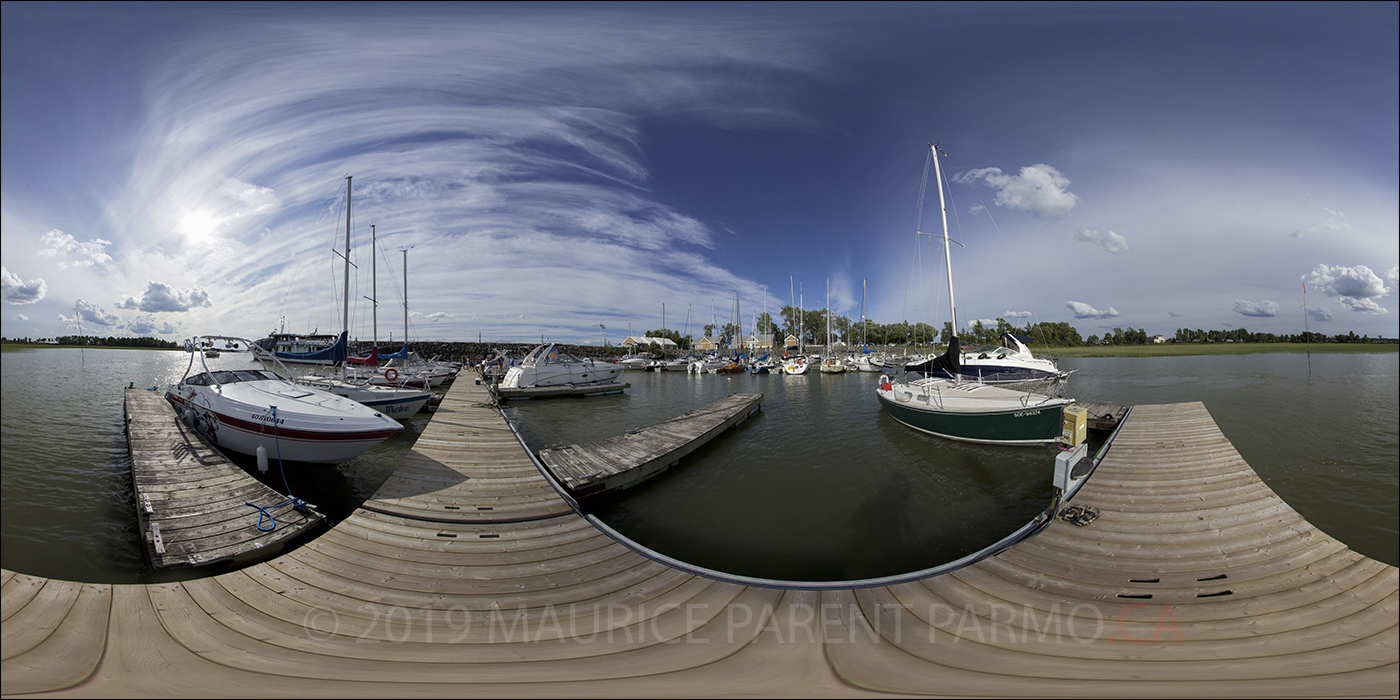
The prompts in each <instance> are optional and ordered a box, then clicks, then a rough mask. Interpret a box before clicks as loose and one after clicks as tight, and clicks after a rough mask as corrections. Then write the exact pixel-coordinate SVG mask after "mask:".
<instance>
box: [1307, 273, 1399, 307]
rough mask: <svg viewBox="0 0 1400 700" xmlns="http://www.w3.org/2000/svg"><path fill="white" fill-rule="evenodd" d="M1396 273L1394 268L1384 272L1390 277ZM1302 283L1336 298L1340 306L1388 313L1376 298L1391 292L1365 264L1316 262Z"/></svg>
mask: <svg viewBox="0 0 1400 700" xmlns="http://www.w3.org/2000/svg"><path fill="white" fill-rule="evenodd" d="M1395 274H1396V271H1395V269H1394V268H1392V269H1391V271H1390V272H1387V273H1386V275H1387V277H1389V278H1392V279H1393V278H1394V276H1395ZM1303 283H1304V284H1307V285H1309V286H1311V287H1312V288H1313V289H1314V290H1316V291H1320V292H1322V293H1323V294H1326V295H1328V296H1334V297H1339V299H1338V301H1340V302H1341V304H1342V306H1345V307H1346V308H1348V309H1351V310H1352V311H1358V312H1361V313H1368V314H1384V313H1388V312H1387V310H1386V309H1385V308H1383V307H1381V305H1380V304H1378V303H1377V302H1376V299H1379V298H1380V297H1383V296H1385V295H1387V294H1389V293H1390V292H1391V291H1393V290H1392V289H1391V288H1389V287H1386V285H1385V282H1384V281H1382V280H1381V278H1380V277H1377V276H1376V273H1374V272H1372V271H1371V268H1369V267H1366V266H1365V265H1357V266H1355V267H1342V266H1340V265H1338V266H1332V265H1318V266H1317V267H1315V268H1313V270H1312V272H1309V273H1308V274H1306V275H1303Z"/></svg>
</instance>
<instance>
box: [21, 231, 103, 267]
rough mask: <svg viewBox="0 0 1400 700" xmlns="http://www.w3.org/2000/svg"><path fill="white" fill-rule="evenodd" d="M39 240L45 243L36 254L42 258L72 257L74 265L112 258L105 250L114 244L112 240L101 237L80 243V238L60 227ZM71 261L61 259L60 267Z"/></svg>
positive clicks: (83, 265)
mask: <svg viewBox="0 0 1400 700" xmlns="http://www.w3.org/2000/svg"><path fill="white" fill-rule="evenodd" d="M39 241H40V242H41V243H43V244H44V247H43V248H41V249H40V250H39V251H38V252H37V253H35V255H37V256H39V257H41V258H58V257H70V256H71V257H72V258H74V259H73V260H72V262H71V264H72V265H73V266H74V267H91V266H93V265H95V264H98V263H105V262H107V261H108V260H111V259H112V256H110V255H108V254H107V252H106V251H105V250H104V249H105V248H106V247H107V246H109V245H112V242H111V241H104V240H102V239H101V238H94V239H92V240H90V241H88V242H87V243H79V242H78V239H76V238H74V237H72V236H71V235H69V234H66V233H64V232H62V231H60V230H58V229H53V230H51V231H49V232H48V233H45V234H44V235H43V236H41V237H40V239H39ZM69 264H70V263H69V262H67V261H59V263H58V267H59V269H63V268H66V267H67V266H68V265H69Z"/></svg>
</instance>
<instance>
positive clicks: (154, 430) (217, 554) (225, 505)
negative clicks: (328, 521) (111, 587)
mask: <svg viewBox="0 0 1400 700" xmlns="http://www.w3.org/2000/svg"><path fill="white" fill-rule="evenodd" d="M125 403H126V436H127V444H128V447H129V449H130V453H131V482H132V485H133V487H134V488H135V490H136V511H137V512H136V515H137V519H138V522H139V523H140V527H141V535H142V540H143V541H144V542H145V546H146V556H147V558H148V559H149V560H150V562H151V564H152V565H153V566H155V567H156V568H167V567H176V566H208V565H213V564H231V565H238V564H244V563H247V562H250V561H254V560H258V559H266V558H269V557H271V556H272V555H274V554H276V553H277V552H278V551H279V550H280V549H282V547H283V546H284V545H286V544H287V542H289V541H291V540H294V539H296V538H297V537H300V536H301V535H303V534H306V533H307V532H308V531H309V530H310V529H312V528H314V527H316V526H317V525H319V524H321V522H322V521H323V520H324V518H323V516H322V515H321V514H320V513H318V512H316V511H315V510H313V509H308V510H307V512H306V513H302V512H300V511H298V510H297V509H296V508H294V507H293V505H292V504H291V503H288V499H287V497H286V496H283V495H282V494H280V493H277V492H276V491H274V490H272V489H271V488H269V487H267V486H266V485H264V484H263V483H262V482H260V481H258V480H257V479H254V478H253V477H252V476H250V475H248V473H247V472H245V471H243V469H242V468H241V467H239V466H238V465H236V464H234V463H233V462H231V461H229V460H228V458H227V457H225V456H224V455H223V454H222V453H221V452H219V450H218V449H217V448H215V447H214V446H212V445H210V444H209V443H207V442H205V441H204V439H203V438H202V437H200V435H199V434H198V433H196V432H195V431H194V430H192V429H190V428H189V427H188V426H186V425H185V424H184V422H183V421H181V420H180V417H179V415H178V414H176V413H175V411H174V410H172V409H171V408H170V404H169V403H167V402H166V401H165V399H164V398H163V397H162V395H161V392H159V391H149V390H147V389H134V388H128V389H126V397H125ZM248 503H255V504H257V505H259V506H261V507H262V508H263V511H265V512H266V515H264V514H263V511H259V510H258V509H257V508H254V507H252V506H249V505H248ZM269 518H270V519H271V520H269ZM259 525H261V527H263V528H268V529H269V531H267V532H264V531H263V530H260V529H259Z"/></svg>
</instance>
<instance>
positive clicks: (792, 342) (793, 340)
mask: <svg viewBox="0 0 1400 700" xmlns="http://www.w3.org/2000/svg"><path fill="white" fill-rule="evenodd" d="M783 347H785V348H795V347H797V336H795V335H789V336H788V337H787V338H785V339H784V340H783Z"/></svg>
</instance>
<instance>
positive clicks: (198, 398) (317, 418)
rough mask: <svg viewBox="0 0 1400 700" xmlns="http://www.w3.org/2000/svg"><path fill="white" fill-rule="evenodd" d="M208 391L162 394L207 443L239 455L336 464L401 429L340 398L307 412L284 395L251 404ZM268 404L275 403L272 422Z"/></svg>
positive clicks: (176, 389) (182, 390)
mask: <svg viewBox="0 0 1400 700" xmlns="http://www.w3.org/2000/svg"><path fill="white" fill-rule="evenodd" d="M282 384H285V385H287V386H293V387H295V385H292V384H290V383H286V382H283V383H282ZM210 389H211V388H210V387H184V386H177V387H172V388H171V389H170V390H167V391H166V394H165V398H166V400H167V401H168V402H170V405H171V406H173V407H174V408H175V410H176V411H177V412H178V413H180V414H181V415H182V416H185V417H186V420H187V421H192V422H193V426H194V427H195V429H196V430H198V431H199V432H200V433H201V434H202V435H204V437H205V438H206V439H208V440H209V441H210V442H211V443H213V444H215V445H217V446H218V447H219V448H220V449H224V450H227V451H230V452H237V453H239V454H244V455H249V456H256V455H257V451H258V447H262V448H263V449H264V450H266V453H267V457H268V459H282V460H286V461H293V462H306V463H310V464H340V463H342V462H348V461H350V460H352V459H354V458H356V457H358V456H360V455H361V454H364V453H365V452H366V451H367V450H369V449H370V448H372V447H374V446H375V445H377V444H379V443H381V442H383V441H384V440H387V439H388V438H391V437H393V436H395V435H398V434H399V433H400V432H402V431H403V425H402V424H401V423H399V422H398V421H396V420H393V419H392V418H389V417H387V416H385V415H383V414H381V413H379V412H377V411H372V410H371V409H368V408H366V407H364V406H362V405H359V404H357V403H355V402H353V401H350V400H349V399H344V398H341V397H339V396H333V395H327V396H329V399H322V404H321V405H323V406H331V405H333V402H344V404H347V405H346V406H343V407H337V408H331V409H329V410H328V411H325V412H323V413H321V414H319V415H308V414H304V413H301V412H299V411H298V408H297V407H298V400H297V399H294V398H291V396H290V395H289V394H282V395H281V398H273V399H272V400H271V401H270V402H268V403H261V402H259V403H252V402H245V401H240V400H232V399H229V398H228V397H221V396H219V395H218V394H217V393H216V392H212V391H210ZM303 389H304V390H305V391H306V392H310V391H311V389H309V388H303ZM291 393H298V392H291ZM328 402H329V403H328ZM351 404H353V405H351ZM270 405H277V406H278V407H279V411H278V412H277V414H276V417H275V420H274V417H273V414H272V411H271V410H270V409H269V406H270ZM342 408H343V410H342Z"/></svg>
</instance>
